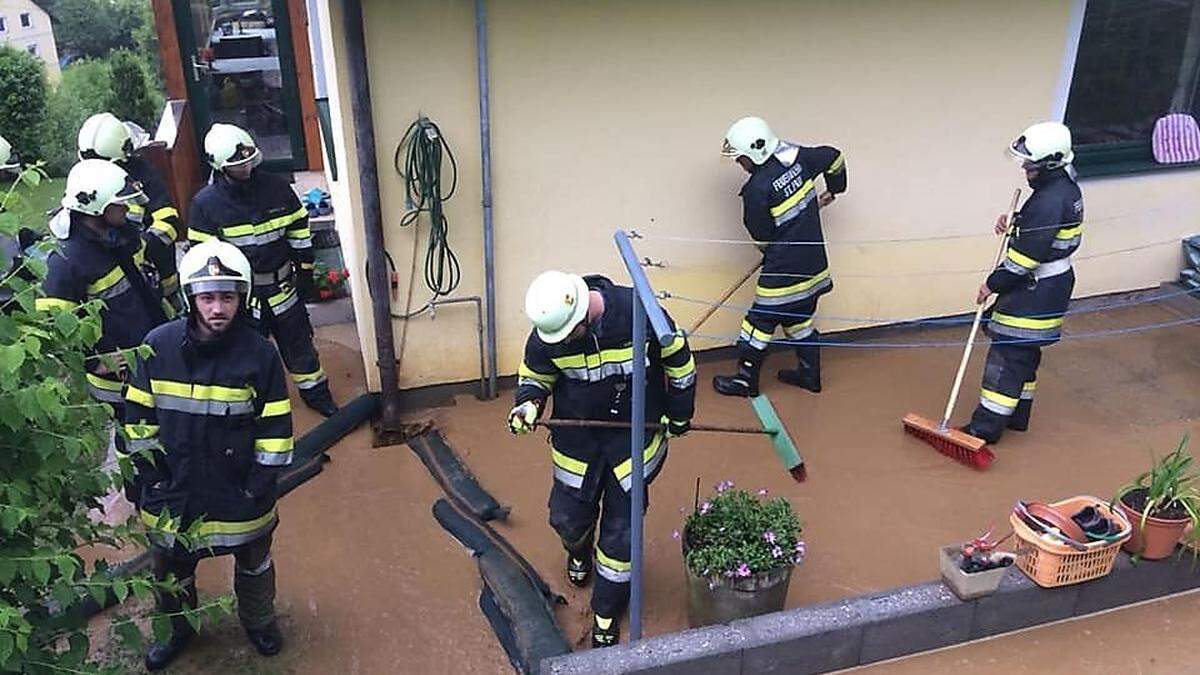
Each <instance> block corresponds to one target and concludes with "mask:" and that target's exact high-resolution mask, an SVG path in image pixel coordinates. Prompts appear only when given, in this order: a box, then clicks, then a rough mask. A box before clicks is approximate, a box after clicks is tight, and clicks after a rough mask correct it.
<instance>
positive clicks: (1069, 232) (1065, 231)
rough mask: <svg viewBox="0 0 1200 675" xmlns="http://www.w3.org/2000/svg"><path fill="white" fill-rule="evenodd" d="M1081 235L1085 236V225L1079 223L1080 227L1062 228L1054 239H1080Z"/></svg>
mask: <svg viewBox="0 0 1200 675" xmlns="http://www.w3.org/2000/svg"><path fill="white" fill-rule="evenodd" d="M1081 234H1083V223H1079V224H1078V225H1074V226H1072V227H1064V228H1061V229H1060V230H1059V231H1058V232H1056V233H1055V235H1054V238H1055V239H1074V238H1075V237H1078V236H1079V235H1081Z"/></svg>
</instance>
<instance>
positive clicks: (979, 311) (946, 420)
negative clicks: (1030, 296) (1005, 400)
mask: <svg viewBox="0 0 1200 675" xmlns="http://www.w3.org/2000/svg"><path fill="white" fill-rule="evenodd" d="M1020 199H1021V189H1020V188H1017V189H1016V190H1015V191H1014V192H1013V198H1012V205H1011V206H1009V208H1008V230H1007V231H1005V233H1004V238H1003V239H1001V240H1000V250H999V252H997V253H996V262H994V263H992V268H993V269H995V268H996V266H997V265H999V264H1000V261H1002V260H1004V253H1005V251H1007V250H1008V236H1009V235H1008V233H1009V232H1011V231H1012V221H1013V215H1014V214H1015V213H1016V212H1017V202H1018V201H1020ZM986 306H987V305H986V302H981V303H979V306H978V307H976V308H975V320H974V321H972V322H971V334H970V335H969V336H968V337H967V346H966V348H965V349H963V355H962V360H961V361H959V362H958V374H957V375H955V376H954V387H952V388H951V389H950V400H949V401H946V412H945V413H943V414H942V424H941V428H942V429H946V428H947V427H948V426H949V424H950V415H951V413H953V412H954V404H955V403H957V402H958V390H959V389H961V388H962V381H963V375H965V374H966V373H967V362H968V361H970V360H971V348H972V347H974V346H975V335H976V334H977V333H978V332H979V322H980V320H982V319H983V310H984V307H986Z"/></svg>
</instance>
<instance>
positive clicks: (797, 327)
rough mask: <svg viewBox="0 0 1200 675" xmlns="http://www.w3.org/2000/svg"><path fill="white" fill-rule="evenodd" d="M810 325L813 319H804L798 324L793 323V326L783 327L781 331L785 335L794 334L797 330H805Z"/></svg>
mask: <svg viewBox="0 0 1200 675" xmlns="http://www.w3.org/2000/svg"><path fill="white" fill-rule="evenodd" d="M812 323H813V319H812V318H808V319H805V320H804V321H801V322H800V323H793V324H789V325H786V326H784V327H783V331H784V332H785V333H795V332H796V331H798V330H804V329H805V328H808V327H809V326H811V325H812Z"/></svg>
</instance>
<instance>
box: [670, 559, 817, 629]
mask: <svg viewBox="0 0 1200 675" xmlns="http://www.w3.org/2000/svg"><path fill="white" fill-rule="evenodd" d="M793 569H795V568H794V567H793V566H791V565H789V566H787V567H785V568H782V569H777V570H771V571H769V572H759V573H758V574H755V575H753V576H750V577H746V578H744V579H726V578H721V579H709V578H707V577H702V576H700V575H698V574H696V573H694V572H692V571H691V570H690V569H688V566H687V562H684V564H683V572H684V575H686V576H687V588H688V626H689V627H691V628H699V627H700V626H709V625H712V624H719V623H729V622H730V621H733V620H734V619H745V618H747V617H751V616H757V615H759V614H769V613H771V612H782V611H783V607H784V605H785V604H786V602H787V593H788V586H789V585H790V584H791V581H792V570H793Z"/></svg>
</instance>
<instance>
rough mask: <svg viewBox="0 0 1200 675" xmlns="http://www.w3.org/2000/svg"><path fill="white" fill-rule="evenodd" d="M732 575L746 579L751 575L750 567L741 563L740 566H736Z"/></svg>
mask: <svg viewBox="0 0 1200 675" xmlns="http://www.w3.org/2000/svg"><path fill="white" fill-rule="evenodd" d="M734 574H736V575H737V576H739V577H743V578H744V577H748V576H750V574H751V572H750V566H749V565H747V564H746V563H742V564H741V565H738V568H737V570H736V571H734Z"/></svg>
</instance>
